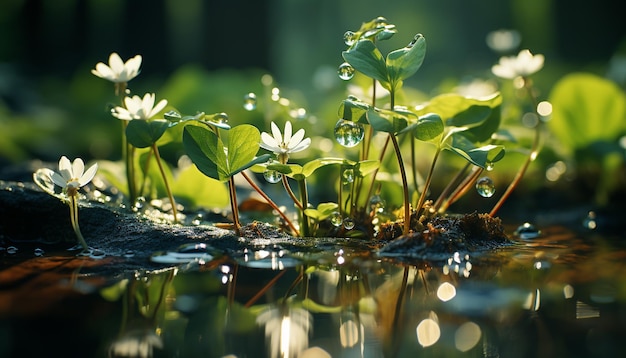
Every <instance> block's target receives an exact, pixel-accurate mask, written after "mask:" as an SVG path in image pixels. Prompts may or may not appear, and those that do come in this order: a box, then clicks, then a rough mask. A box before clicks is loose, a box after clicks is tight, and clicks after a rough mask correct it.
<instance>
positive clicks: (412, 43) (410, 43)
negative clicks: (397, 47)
mask: <svg viewBox="0 0 626 358" xmlns="http://www.w3.org/2000/svg"><path fill="white" fill-rule="evenodd" d="M422 37H424V36H423V35H422V34H417V35H415V37H414V38H413V40H411V42H409V44H408V45H407V46H406V47H409V48H411V47H413V46H415V44H416V43H417V41H419V39H421V38H422Z"/></svg>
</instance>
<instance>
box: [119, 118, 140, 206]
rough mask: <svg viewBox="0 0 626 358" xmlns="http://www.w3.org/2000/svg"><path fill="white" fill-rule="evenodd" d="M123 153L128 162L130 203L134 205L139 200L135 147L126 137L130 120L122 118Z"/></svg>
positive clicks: (127, 181) (127, 175)
mask: <svg viewBox="0 0 626 358" xmlns="http://www.w3.org/2000/svg"><path fill="white" fill-rule="evenodd" d="M121 122H122V141H123V148H122V152H123V153H122V155H123V157H124V161H125V163H126V183H127V186H128V201H129V202H130V205H131V206H132V205H134V204H135V201H136V200H137V185H136V183H135V147H133V146H132V145H131V144H130V143H129V142H128V139H127V138H126V127H127V126H128V122H127V121H124V120H122V121H121Z"/></svg>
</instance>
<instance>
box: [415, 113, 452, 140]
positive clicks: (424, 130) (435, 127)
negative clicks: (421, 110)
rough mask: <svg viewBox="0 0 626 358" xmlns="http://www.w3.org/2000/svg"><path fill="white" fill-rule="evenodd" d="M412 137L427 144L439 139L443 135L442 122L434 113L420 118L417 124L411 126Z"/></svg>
mask: <svg viewBox="0 0 626 358" xmlns="http://www.w3.org/2000/svg"><path fill="white" fill-rule="evenodd" d="M411 127H412V128H413V136H414V137H415V138H417V139H419V140H421V141H424V142H427V141H430V140H433V139H435V138H437V137H439V136H440V135H441V134H442V133H443V129H444V126H443V121H442V120H441V117H439V115H437V114H435V113H429V114H426V115H424V116H421V117H420V118H419V119H418V120H417V123H415V124H414V125H412V126H411Z"/></svg>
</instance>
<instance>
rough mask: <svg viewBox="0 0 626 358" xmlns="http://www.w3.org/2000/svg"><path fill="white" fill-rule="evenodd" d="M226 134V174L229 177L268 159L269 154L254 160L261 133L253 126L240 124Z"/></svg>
mask: <svg viewBox="0 0 626 358" xmlns="http://www.w3.org/2000/svg"><path fill="white" fill-rule="evenodd" d="M228 133H229V134H228V162H227V164H228V166H227V173H228V175H229V176H233V175H235V174H237V173H239V172H241V171H243V170H246V169H248V168H250V167H251V166H253V165H254V164H256V163H261V162H264V161H267V159H269V157H270V155H269V154H266V155H263V156H261V157H258V158H255V155H256V154H257V152H258V151H259V143H260V142H261V133H260V132H259V130H258V129H257V128H256V127H255V126H252V125H249V124H241V125H238V126H235V127H233V128H231V130H230V131H229V132H228Z"/></svg>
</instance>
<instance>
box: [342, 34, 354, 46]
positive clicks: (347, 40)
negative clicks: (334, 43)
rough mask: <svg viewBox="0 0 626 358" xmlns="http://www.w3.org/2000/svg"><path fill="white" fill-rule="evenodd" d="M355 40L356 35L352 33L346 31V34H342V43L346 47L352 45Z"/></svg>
mask: <svg viewBox="0 0 626 358" xmlns="http://www.w3.org/2000/svg"><path fill="white" fill-rule="evenodd" d="M356 38H357V36H356V34H355V33H354V32H352V31H346V33H345V34H343V41H344V42H345V43H346V45H347V46H352V45H354V43H355V42H356Z"/></svg>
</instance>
